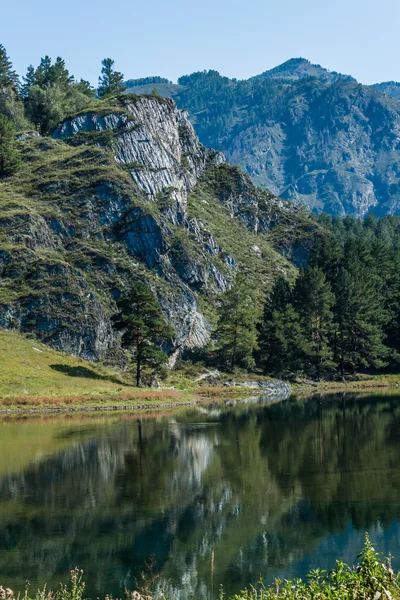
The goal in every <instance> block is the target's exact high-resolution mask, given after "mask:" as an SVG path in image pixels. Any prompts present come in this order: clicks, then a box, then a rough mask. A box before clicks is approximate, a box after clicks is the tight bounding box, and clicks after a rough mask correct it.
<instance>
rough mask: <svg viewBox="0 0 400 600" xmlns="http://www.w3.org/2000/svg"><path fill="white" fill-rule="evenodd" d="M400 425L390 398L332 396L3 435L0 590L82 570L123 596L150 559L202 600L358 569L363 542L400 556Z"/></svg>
mask: <svg viewBox="0 0 400 600" xmlns="http://www.w3.org/2000/svg"><path fill="white" fill-rule="evenodd" d="M399 420H400V398H399V397H393V396H391V397H365V398H355V397H352V396H347V397H346V396H336V397H332V396H331V397H326V398H312V399H308V400H299V401H296V400H293V399H292V400H287V401H283V402H276V403H271V402H268V403H266V404H262V403H259V402H257V403H252V402H249V403H247V404H236V405H234V406H227V405H221V404H220V405H214V406H206V407H205V406H202V407H199V408H196V409H191V410H187V411H185V412H180V413H178V414H175V415H170V416H165V417H159V418H151V419H138V418H137V417H126V416H123V417H122V416H121V417H112V418H110V417H107V418H104V419H102V418H86V417H85V418H83V419H78V420H77V419H71V420H68V419H67V420H58V419H51V420H49V421H38V422H36V421H25V422H23V423H21V422H9V423H7V422H3V423H1V424H0V501H1V505H0V572H1V573H2V577H3V578H4V577H6V578H7V580H6V581H4V582H3V583H7V585H10V586H11V587H15V588H18V587H19V586H20V582H21V581H22V582H23V581H25V580H26V579H30V580H31V581H33V582H35V583H37V582H40V583H43V582H44V581H49V582H50V583H51V584H53V585H57V584H58V582H59V581H60V579H61V578H62V576H63V575H64V574H65V573H68V571H69V569H70V568H73V567H74V566H75V565H79V566H81V567H82V568H84V570H85V577H86V580H87V581H88V584H89V590H88V591H89V593H90V594H91V595H92V596H95V595H99V594H103V593H104V592H106V591H108V592H112V593H113V594H115V595H120V594H121V590H123V588H124V587H125V586H127V587H131V588H132V587H133V585H134V579H135V577H137V576H138V575H139V572H140V570H141V569H142V568H143V565H144V561H145V560H146V558H148V557H149V556H150V555H151V554H154V555H155V557H156V559H157V565H158V568H159V569H160V570H162V571H163V574H164V575H165V577H166V578H167V579H168V582H169V583H168V587H169V590H170V595H171V596H172V595H173V597H174V598H175V597H176V598H182V599H184V598H189V597H193V596H196V597H201V598H211V597H216V596H217V593H218V586H219V584H220V583H223V585H224V587H225V588H226V590H227V591H228V592H235V591H237V590H238V589H240V588H241V587H244V586H245V585H247V584H248V583H251V582H256V581H258V579H259V577H260V575H262V576H263V577H266V578H267V580H270V579H272V578H273V577H275V576H277V575H280V576H284V577H287V576H302V575H304V574H305V572H307V570H308V569H309V568H310V566H314V565H315V564H316V562H318V563H319V564H322V565H323V566H325V567H328V568H329V567H330V566H332V565H333V561H334V559H335V558H336V556H338V555H344V556H345V557H346V558H347V560H349V561H353V560H354V558H355V555H356V553H357V551H358V549H359V547H360V545H361V543H362V535H363V532H364V530H366V529H369V530H370V531H371V532H372V535H373V536H374V537H375V539H376V538H378V540H379V542H380V544H381V547H382V549H384V550H385V551H391V552H392V553H393V554H395V555H396V554H397V555H400V540H399V532H400V528H399V526H398V519H399V515H400V472H399V469H398V465H399V458H400V439H399V432H400V429H399V424H400V423H399ZM212 554H213V556H214V559H213V566H212V561H211V556H212Z"/></svg>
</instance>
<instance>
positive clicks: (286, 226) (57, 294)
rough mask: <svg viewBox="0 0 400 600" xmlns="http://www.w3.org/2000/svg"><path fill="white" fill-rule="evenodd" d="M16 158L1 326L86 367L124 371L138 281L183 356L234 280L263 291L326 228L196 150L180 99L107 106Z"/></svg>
mask: <svg viewBox="0 0 400 600" xmlns="http://www.w3.org/2000/svg"><path fill="white" fill-rule="evenodd" d="M18 148H19V150H20V153H21V155H22V158H23V163H22V167H21V169H20V170H19V171H18V173H17V174H15V175H14V176H13V177H8V178H5V179H3V180H2V181H1V183H0V202H1V208H2V214H1V218H0V269H1V289H0V324H1V325H2V326H3V327H5V328H11V329H16V330H19V331H24V332H31V333H34V334H35V335H37V336H38V337H39V338H40V339H41V340H42V341H44V342H46V343H48V344H50V345H52V346H53V347H54V348H57V349H59V350H63V351H64V352H66V353H69V354H72V355H76V356H80V357H83V358H86V359H92V360H99V359H106V360H107V361H109V362H111V363H119V364H121V361H122V362H123V357H122V354H121V351H120V348H119V337H118V335H117V334H116V333H115V331H114V329H113V326H112V322H111V317H112V315H113V314H114V312H115V310H116V306H115V301H116V300H118V299H119V298H120V297H121V295H123V294H125V293H126V292H127V291H128V290H129V289H130V287H131V286H132V283H133V282H134V281H137V280H141V281H146V282H147V283H148V284H149V285H150V286H151V288H152V290H153V292H154V293H155V294H156V295H157V297H158V299H159V301H160V303H161V306H162V309H163V311H164V314H165V315H166V317H167V318H168V320H169V321H170V322H171V323H172V324H173V326H174V328H175V339H174V342H173V344H172V346H171V347H170V348H169V353H170V354H171V355H172V357H176V356H178V355H179V354H180V353H181V352H182V350H184V349H187V348H195V347H201V346H203V345H204V344H206V343H207V341H208V339H209V333H210V329H211V326H210V321H211V322H212V320H213V310H214V306H215V302H214V301H213V299H215V298H217V297H218V295H219V294H221V293H222V292H224V291H225V290H226V289H228V287H229V286H230V284H231V281H232V279H233V277H234V275H235V274H236V273H237V272H238V271H240V270H243V271H245V272H246V274H247V276H248V280H249V284H251V282H252V281H254V280H255V279H257V285H259V286H260V287H261V288H262V289H263V291H264V292H265V293H267V292H268V290H269V289H270V288H271V286H272V284H273V281H274V280H275V279H276V277H277V276H278V274H284V275H285V276H286V277H287V278H288V279H292V278H293V277H294V275H295V271H296V269H295V267H294V265H293V264H292V263H291V262H289V261H288V260H287V258H289V259H293V260H294V262H297V263H298V264H299V263H300V262H302V261H303V260H304V258H305V257H306V256H307V251H308V248H309V247H310V245H311V243H312V241H313V240H314V239H315V235H316V234H317V235H318V232H319V231H322V228H321V227H320V226H319V225H318V224H316V223H315V222H313V221H312V220H310V217H309V215H308V214H307V213H306V212H305V211H304V210H302V209H301V208H296V207H293V206H292V205H290V204H289V203H286V202H284V201H282V200H279V199H278V198H276V197H275V196H274V195H273V194H271V193H269V192H262V191H260V190H257V189H256V188H255V187H254V186H253V185H252V184H251V182H250V181H249V179H248V178H247V177H246V176H244V175H243V174H242V173H241V172H240V170H238V169H237V168H234V167H230V166H229V165H228V164H227V163H226V162H225V158H224V156H223V155H222V154H221V153H219V152H216V151H213V150H210V149H208V148H206V147H204V146H203V145H202V144H201V143H199V141H198V139H197V137H196V135H195V133H194V131H193V128H192V126H191V124H190V122H189V120H188V116H187V113H185V112H182V111H178V110H177V109H176V107H175V104H174V102H173V101H172V100H164V99H162V98H160V97H155V96H134V95H130V96H123V97H121V98H119V99H118V98H117V99H115V100H113V101H112V103H109V104H107V103H99V104H98V105H97V106H96V108H95V109H87V110H86V111H83V112H81V113H79V114H77V115H75V116H72V117H71V118H68V119H67V120H65V121H64V122H62V123H61V124H60V125H59V126H58V127H57V128H56V129H55V130H54V131H53V133H52V135H51V137H41V136H39V135H38V134H37V133H35V132H33V133H26V134H22V135H20V136H19V142H18ZM277 250H279V252H278V251H277ZM285 256H286V257H287V258H285ZM205 299H207V301H206V302H205V301H204V300H205Z"/></svg>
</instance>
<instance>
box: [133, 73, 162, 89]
mask: <svg viewBox="0 0 400 600" xmlns="http://www.w3.org/2000/svg"><path fill="white" fill-rule="evenodd" d="M151 83H167V84H169V83H172V81H170V80H169V79H166V78H165V77H158V76H155V77H141V78H139V79H128V80H127V81H126V82H125V86H126V87H127V88H132V87H138V86H141V85H148V84H151Z"/></svg>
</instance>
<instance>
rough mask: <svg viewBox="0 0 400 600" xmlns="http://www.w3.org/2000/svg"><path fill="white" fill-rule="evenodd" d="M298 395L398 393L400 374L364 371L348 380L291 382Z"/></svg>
mask: <svg viewBox="0 0 400 600" xmlns="http://www.w3.org/2000/svg"><path fill="white" fill-rule="evenodd" d="M291 387H292V391H293V393H294V394H295V395H296V396H311V395H312V394H328V393H332V392H366V391H373V390H379V389H386V390H393V392H395V393H398V390H399V388H400V374H396V373H393V374H387V373H385V374H378V375H366V374H363V373H358V374H355V375H353V376H351V377H348V378H347V379H346V381H310V380H304V381H300V382H296V383H293V384H291Z"/></svg>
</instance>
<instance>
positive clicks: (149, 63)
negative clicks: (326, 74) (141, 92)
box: [0, 0, 400, 84]
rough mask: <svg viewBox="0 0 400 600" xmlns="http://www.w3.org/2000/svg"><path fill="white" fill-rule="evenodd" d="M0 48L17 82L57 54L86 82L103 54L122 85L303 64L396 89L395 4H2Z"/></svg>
mask: <svg viewBox="0 0 400 600" xmlns="http://www.w3.org/2000/svg"><path fill="white" fill-rule="evenodd" d="M0 43H2V44H3V45H4V46H5V47H6V49H7V51H8V54H9V55H10V57H11V59H12V60H13V63H14V66H15V68H16V69H17V71H18V73H20V74H24V73H25V72H26V67H27V66H28V64H29V63H33V64H34V65H35V66H36V65H37V64H38V62H39V60H40V57H41V56H44V55H45V54H49V55H50V56H51V57H53V58H55V57H56V56H57V55H61V56H62V57H63V58H65V60H66V63H67V67H68V68H69V70H70V71H71V72H72V73H73V74H74V75H75V76H76V77H78V78H80V77H83V78H84V79H88V80H90V81H91V83H93V84H96V83H97V77H98V74H99V71H100V62H101V60H102V59H103V58H104V57H106V56H110V57H111V58H114V60H115V66H116V68H117V69H118V70H120V71H122V72H123V73H124V75H125V78H126V79H128V78H136V77H144V76H147V75H161V76H163V77H168V78H170V79H172V80H174V81H175V80H176V79H177V77H179V76H180V75H184V74H187V73H191V72H193V71H198V70H203V69H211V68H212V69H216V70H218V71H220V73H222V74H224V75H228V76H229V77H237V78H240V79H242V78H247V77H250V76H252V75H256V74H257V73H261V72H262V71H265V70H266V69H270V68H272V67H274V66H276V65H278V64H280V63H282V62H284V61H285V60H287V59H289V58H292V57H299V56H302V57H304V58H308V59H309V60H311V61H312V62H315V63H319V64H321V65H322V66H324V67H326V68H328V69H331V70H336V71H341V72H343V73H349V74H351V75H353V76H354V77H356V78H357V79H358V80H359V81H361V82H362V83H374V82H377V81H387V80H392V79H394V80H397V81H400V0H240V1H239V0H200V1H197V2H190V0H189V1H187V0H130V1H129V0H119V2H112V1H111V0H107V1H105V0H96V2H95V1H94V0H79V1H78V0H68V1H66V0H15V1H14V2H13V3H12V2H7V3H2V8H1V22H0Z"/></svg>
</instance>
